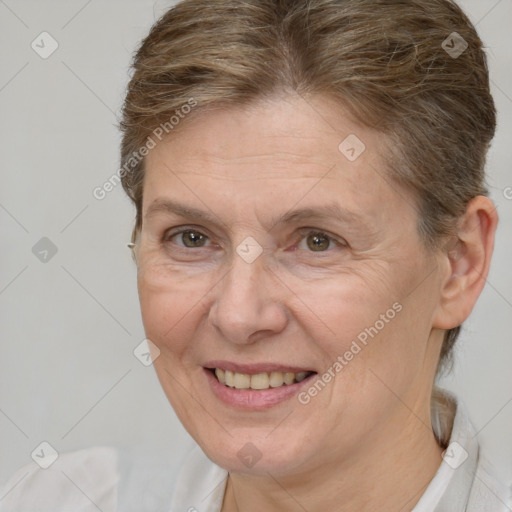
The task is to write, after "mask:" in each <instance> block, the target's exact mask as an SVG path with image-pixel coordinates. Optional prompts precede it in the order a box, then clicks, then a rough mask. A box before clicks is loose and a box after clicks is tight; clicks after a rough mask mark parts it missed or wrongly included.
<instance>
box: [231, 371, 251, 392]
mask: <svg viewBox="0 0 512 512" xmlns="http://www.w3.org/2000/svg"><path fill="white" fill-rule="evenodd" d="M251 380H252V379H251V376H250V375H247V373H235V378H234V381H233V384H234V387H235V388H237V389H249V388H250V387H251Z"/></svg>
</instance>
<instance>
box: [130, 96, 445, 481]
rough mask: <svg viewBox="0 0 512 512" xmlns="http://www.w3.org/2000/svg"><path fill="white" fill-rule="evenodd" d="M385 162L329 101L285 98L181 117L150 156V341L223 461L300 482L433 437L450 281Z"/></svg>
mask: <svg viewBox="0 0 512 512" xmlns="http://www.w3.org/2000/svg"><path fill="white" fill-rule="evenodd" d="M188 121H190V122H188ZM347 137H348V139H347ZM356 137H357V138H356ZM361 143H362V144H364V146H365V147H363V146H362V145H361ZM340 144H341V145H340ZM383 154H384V147H383V139H382V135H379V134H377V133H376V132H373V131H371V130H370V129H368V128H362V127H360V126H359V125H358V124H356V123H354V122H352V121H350V120H349V118H348V117H347V116H346V115H344V112H343V111H342V110H341V109H340V107H339V106H337V105H336V104H335V103H332V102H331V101H330V100H329V99H327V98H321V97H316V98H314V99H310V100H307V101H306V100H304V99H302V98H299V97H295V96H290V97H287V98H279V99H275V101H267V102H260V103H257V104H253V105H252V106H251V107H250V108H248V107H245V108H242V107H237V108H232V109H225V110H217V111H210V112H208V113H203V114H201V115H200V116H198V117H196V118H195V119H190V120H186V124H184V125H183V126H181V127H180V131H179V132H176V133H175V134H172V136H171V137H170V138H169V139H168V140H167V141H165V142H162V143H160V144H159V145H157V147H156V148H154V149H153V150H151V151H150V153H149V155H148V156H147V159H146V176H145V183H144V196H143V226H142V231H141V238H140V242H139V246H138V247H137V253H136V254H137V259H138V288H139V295H140V302H141V309H142V317H143V322H144V327H145V331H146V336H147V338H148V339H149V340H151V342H153V343H154V344H155V345H156V346H157V347H158V348H159V350H160V355H159V356H158V357H157V358H156V360H155V361H154V366H155V369H156V372H157V374H158V378H159V380H160V382H161V384H162V387H163V389H164V391H165V393H166V395H167V397H168V399H169V401H170V402H171V404H172V406H173V408H174V409H175V411H176V413H177V414H178V416H179V418H180V420H181V422H182V423H183V425H184V426H185V428H186V429H187V431H188V432H189V433H190V434H191V435H192V437H193V438H194V439H195V440H196V441H197V443H198V444H199V445H200V446H201V447H202V449H203V450H204V451H205V453H206V454H207V455H208V456H209V458H210V459H212V460H213V461H214V462H216V463H217V464H219V465H220V466H222V467H224V468H226V469H229V470H232V471H240V472H247V473H254V474H256V473H260V474H264V473H266V472H267V471H269V472H271V473H272V474H273V475H275V476H278V475H290V474H294V473H299V472H301V471H311V470H312V469H314V468H319V467H320V466H323V467H324V468H328V467H329V464H331V463H332V464H335V463H336V464H339V463H340V461H346V462H347V463H350V462H351V461H353V460H356V458H358V457H359V458H360V456H361V455H362V454H363V453H364V452H367V453H373V454H375V457H378V453H379V450H380V449H384V448H385V446H386V443H392V442H393V439H394V438H395V436H396V435H397V432H403V431H404V429H405V430H410V431H411V432H413V431H417V430H418V429H423V430H425V433H427V431H428V428H425V425H426V424H428V404H429V397H430V385H431V379H432V377H433V374H434V372H435V367H436V363H437V356H438V351H439V347H440V342H441V334H442V332H441V331H440V330H438V329H435V318H436V311H438V309H439V307H440V306H439V296H440V288H441V284H440V283H441V279H442V272H445V271H446V269H445V268H444V267H443V268H441V267H440V266H439V265H438V263H437V261H436V259H435V258H434V257H432V256H428V253H427V252H426V251H425V249H424V248H423V246H422V242H421V241H420V238H419V235H418V233H417V228H416V226H417V219H418V216H417V211H416V208H415V203H414V201H413V199H412V197H411V195H410V194H409V193H407V192H405V191H404V190H403V189H401V188H400V187H399V186H398V185H397V184H395V183H394V182H392V181H390V179H389V177H388V176H387V174H386V170H385V168H384V164H383V158H382V155H383ZM177 204H179V205H180V206H182V207H183V208H188V209H189V212H188V213H187V212H186V211H181V212H179V211H177V210H176V209H175V208H173V206H175V205H177ZM303 210H305V212H304V211H303ZM301 211H302V214H301V213H300V212H301ZM196 212H202V215H203V216H197V215H196ZM294 212H298V213H297V214H296V215H294ZM182 230H185V232H184V233H183V232H182V233H180V231H182ZM186 230H188V231H186ZM212 368H220V369H221V370H223V371H224V379H227V380H228V384H230V385H226V384H223V383H221V382H219V381H218V379H217V377H215V376H214V373H213V371H212V370H211V369H212ZM226 371H227V373H226ZM230 372H235V373H234V374H233V375H232V374H231V373H230ZM304 372H307V373H306V377H305V378H304ZM309 372H315V373H314V374H312V375H310V374H309ZM219 373H220V374H221V377H220V378H222V372H219ZM287 373H288V374H289V375H286V374H287ZM255 374H263V375H258V376H255V377H253V375H255ZM308 375H309V376H308ZM329 377H330V378H329ZM231 379H233V380H231ZM292 379H293V381H292ZM300 379H303V380H300ZM283 380H284V382H283ZM297 380H300V382H296V381H297ZM286 382H288V383H289V384H286ZM291 382H293V383H291ZM281 383H282V385H281ZM315 383H316V384H315ZM231 386H235V387H231ZM248 386H251V388H250V389H247V387H248ZM253 387H254V388H263V389H252V388H253ZM238 388H242V389H238ZM265 388H267V389H265ZM411 411H412V412H411ZM422 423H424V424H422Z"/></svg>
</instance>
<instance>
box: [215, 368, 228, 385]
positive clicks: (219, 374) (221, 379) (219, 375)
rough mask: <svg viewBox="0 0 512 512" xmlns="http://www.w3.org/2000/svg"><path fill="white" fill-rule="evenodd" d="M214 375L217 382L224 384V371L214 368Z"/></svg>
mask: <svg viewBox="0 0 512 512" xmlns="http://www.w3.org/2000/svg"><path fill="white" fill-rule="evenodd" d="M215 375H216V376H217V379H219V382H222V384H226V378H225V376H224V370H221V369H220V368H215Z"/></svg>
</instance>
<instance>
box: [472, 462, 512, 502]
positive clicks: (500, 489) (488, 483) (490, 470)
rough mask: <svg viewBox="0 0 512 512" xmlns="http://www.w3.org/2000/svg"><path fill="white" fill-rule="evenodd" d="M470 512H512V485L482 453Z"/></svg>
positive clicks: (475, 478)
mask: <svg viewBox="0 0 512 512" xmlns="http://www.w3.org/2000/svg"><path fill="white" fill-rule="evenodd" d="M467 510H468V511H469V512H471V511H473V510H475V511H477V510H485V511H487V512H510V510H512V483H511V482H509V483H508V484H506V483H505V482H504V481H503V480H502V479H501V477H500V476H499V475H498V471H497V469H496V468H495V466H494V465H493V464H492V463H491V462H490V460H489V459H488V458H487V457H486V456H485V454H482V453H480V457H479V460H478V465H477V468H476V472H475V476H474V479H473V485H472V487H471V493H470V496H469V501H468V509H467Z"/></svg>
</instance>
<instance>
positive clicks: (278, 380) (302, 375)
mask: <svg viewBox="0 0 512 512" xmlns="http://www.w3.org/2000/svg"><path fill="white" fill-rule="evenodd" d="M208 370H209V371H210V372H211V373H212V374H213V375H215V377H216V378H217V380H218V381H219V382H220V383H221V384H224V385H225V386H227V387H230V388H233V389H251V390H255V391H262V390H265V389H272V388H280V387H283V386H290V385H292V384H297V383H299V382H302V381H303V380H304V379H307V378H308V377H310V376H311V375H315V374H316V372H298V373H292V372H263V373H255V374H252V375H251V374H248V373H237V372H232V371H230V370H222V369H221V368H208Z"/></svg>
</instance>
